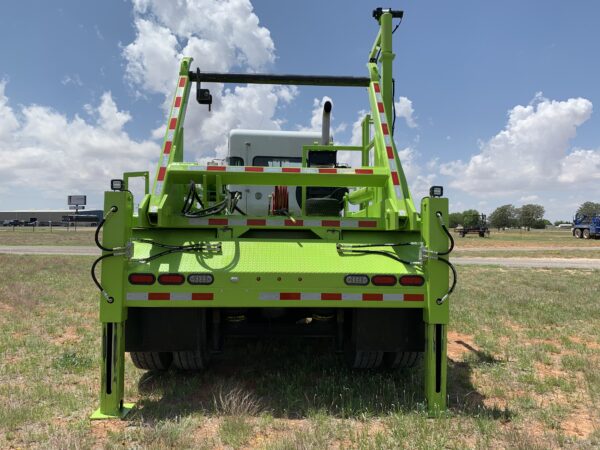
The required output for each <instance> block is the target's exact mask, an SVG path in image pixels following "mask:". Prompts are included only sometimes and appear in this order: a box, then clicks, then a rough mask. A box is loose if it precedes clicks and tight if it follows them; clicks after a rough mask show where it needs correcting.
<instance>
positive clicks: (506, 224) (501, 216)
mask: <svg viewBox="0 0 600 450" xmlns="http://www.w3.org/2000/svg"><path fill="white" fill-rule="evenodd" d="M545 212H546V210H545V209H544V207H543V206H542V205H536V204H533V203H529V204H527V205H523V206H521V207H520V208H516V207H515V206H514V205H502V206H499V207H497V208H496V209H495V210H494V212H492V213H491V214H490V215H489V216H488V217H487V221H488V224H489V225H490V226H492V227H494V228H516V227H526V228H546V226H547V225H552V222H550V221H549V220H547V219H545V218H544V214H545ZM577 214H582V215H585V216H588V217H592V216H599V215H600V203H594V202H584V203H582V204H581V205H580V206H579V208H578V209H577ZM448 218H449V221H450V227H452V228H454V227H457V226H458V225H462V226H464V227H469V226H476V225H477V224H479V222H480V220H481V213H480V212H479V211H477V210H476V209H467V210H466V211H463V212H453V213H450V215H449V216H448ZM561 223H571V222H570V221H562V220H557V221H556V222H554V225H559V224H561Z"/></svg>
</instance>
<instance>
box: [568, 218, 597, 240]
mask: <svg viewBox="0 0 600 450" xmlns="http://www.w3.org/2000/svg"><path fill="white" fill-rule="evenodd" d="M573 236H575V237H576V238H583V239H590V238H598V237H600V216H591V217H589V216H586V215H584V214H576V215H575V218H574V219H573Z"/></svg>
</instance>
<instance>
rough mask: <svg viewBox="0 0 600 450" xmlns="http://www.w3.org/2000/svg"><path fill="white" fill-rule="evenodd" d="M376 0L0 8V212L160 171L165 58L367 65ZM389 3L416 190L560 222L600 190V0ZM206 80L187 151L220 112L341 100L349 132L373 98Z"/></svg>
mask: <svg viewBox="0 0 600 450" xmlns="http://www.w3.org/2000/svg"><path fill="white" fill-rule="evenodd" d="M376 6H390V4H380V3H379V2H372V1H361V2H343V1H328V2H322V1H321V2H317V1H303V2H272V1H268V0H260V1H254V2H252V3H251V4H250V2H249V1H248V0H228V1H224V2H210V1H207V0H197V1H191V0H190V1H189V2H183V1H181V2H162V3H161V2H155V1H152V0H136V1H135V2H134V3H131V2H127V1H105V2H90V1H86V2H81V1H55V2H33V1H21V2H10V3H7V4H5V5H3V14H2V15H1V16H0V58H1V59H0V61H3V63H2V64H0V80H2V84H0V156H1V158H0V195H1V198H2V200H0V209H12V208H19V209H23V208H62V207H63V206H64V205H65V202H66V196H67V195H68V194H74V193H84V194H88V196H89V203H91V204H92V206H99V205H101V203H102V191H103V190H104V189H105V187H106V186H108V181H109V180H110V178H111V177H113V178H114V177H118V176H119V175H120V173H122V171H124V170H138V169H150V170H152V171H154V166H153V164H154V163H155V161H156V158H157V156H158V148H159V143H160V138H159V136H160V131H161V127H162V126H163V122H164V117H165V104H166V102H168V101H169V100H170V95H171V90H172V87H173V83H172V81H171V80H173V79H174V72H175V71H176V70H177V67H176V63H172V61H177V57H178V55H179V54H181V53H182V52H184V51H188V52H191V56H194V57H195V61H194V67H195V66H196V65H199V66H200V67H201V68H204V69H205V70H230V71H246V70H251V71H262V72H275V73H305V74H306V73H308V74H347V75H359V76H363V75H366V71H365V62H366V54H367V52H368V51H369V50H370V48H371V45H372V41H373V38H374V36H375V33H376V31H377V25H376V23H375V21H374V20H373V19H372V18H371V11H372V10H373V8H374V7H376ZM391 6H392V7H394V8H399V9H404V11H405V18H404V21H403V23H402V25H401V26H400V28H399V29H398V31H397V32H396V34H395V35H394V45H395V50H396V54H397V56H396V60H395V64H394V70H395V78H396V86H397V88H396V101H398V102H399V103H398V106H399V111H398V112H399V114H400V117H398V120H397V127H396V135H395V139H396V143H397V146H398V149H399V150H400V151H401V152H400V153H401V156H402V157H403V163H404V166H405V169H406V172H407V174H408V178H409V181H410V184H411V186H412V190H413V194H414V196H415V197H417V198H418V197H419V196H420V195H422V194H423V193H424V192H425V191H426V188H427V187H428V186H429V185H430V184H433V183H439V184H443V185H444V186H446V192H447V194H448V196H449V197H450V200H451V209H453V210H461V209H466V208H468V207H475V208H478V209H480V210H482V211H484V212H488V213H489V212H491V211H492V210H493V209H494V208H495V207H496V206H498V205H501V204H505V203H513V204H515V205H517V206H519V205H521V204H523V203H527V202H533V203H540V204H542V205H544V206H545V207H546V210H547V216H548V217H549V218H550V219H553V220H554V219H567V218H569V217H570V216H571V215H572V214H573V212H574V208H576V206H577V205H578V204H579V203H582V202H583V201H586V200H593V201H600V198H599V197H600V195H599V194H600V189H599V188H598V184H599V183H598V182H599V181H600V144H599V143H600V127H599V126H598V124H599V121H600V119H598V117H597V115H598V113H594V111H593V105H597V104H599V103H600V98H599V97H600V87H599V84H598V80H599V79H600V59H599V58H597V54H598V50H599V49H598V46H599V43H600V29H599V28H598V27H597V25H596V23H595V20H596V19H597V17H598V16H599V15H600V14H599V13H600V4H598V3H597V2H584V1H573V2H560V1H541V0H540V1H528V2H523V1H504V2H481V1H474V0H472V1H466V0H465V1H459V2H447V1H419V2H415V1H413V2H409V1H405V2H392V4H391ZM236 38H237V42H236V40H235V39H236ZM209 49H210V51H209ZM262 88H264V87H262ZM214 89H216V91H217V92H216V94H217V95H216V97H217V100H216V104H215V112H214V113H212V115H211V116H210V117H209V116H208V113H207V111H206V109H205V108H201V107H200V106H198V105H196V104H192V103H191V104H190V108H189V111H188V118H186V125H187V128H186V133H187V134H188V137H190V142H189V143H188V144H189V145H188V146H187V148H186V151H187V152H188V155H189V159H201V158H203V157H214V156H215V150H216V154H217V155H218V156H222V153H223V149H224V145H225V141H224V135H225V134H226V133H225V132H220V130H219V128H218V127H219V126H221V125H222V124H228V125H231V126H234V127H238V126H240V127H242V126H243V127H249V126H257V127H265V128H282V129H300V128H310V127H311V126H314V125H315V123H316V122H315V120H313V121H312V122H311V118H312V116H313V114H315V111H314V110H315V99H317V104H318V103H320V101H321V100H322V98H323V97H324V96H329V97H331V98H332V99H333V102H334V124H333V125H334V128H335V138H336V140H337V141H338V142H350V141H351V139H352V129H353V124H354V123H355V122H356V120H357V118H358V113H359V111H360V110H362V109H366V108H367V106H368V103H367V97H366V94H365V92H364V91H363V90H361V89H347V88H337V89H333V88H307V87H299V88H298V89H297V90H274V89H273V88H270V87H267V88H266V89H267V90H265V89H262V90H260V89H259V90H245V91H244V90H242V91H231V92H229V93H227V92H221V91H220V89H219V87H218V86H216V87H215V88H214ZM231 89H233V87H231ZM401 97H402V99H401ZM317 106H318V105H317ZM192 110H193V111H192ZM316 114H317V115H316V116H315V119H316V118H317V116H318V112H317V113H316ZM216 124H218V126H216Z"/></svg>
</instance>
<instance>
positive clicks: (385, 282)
mask: <svg viewBox="0 0 600 450" xmlns="http://www.w3.org/2000/svg"><path fill="white" fill-rule="evenodd" d="M371 283H373V284H374V285H375V286H394V285H395V284H396V277H395V276H394V275H375V276H374V277H373V278H371Z"/></svg>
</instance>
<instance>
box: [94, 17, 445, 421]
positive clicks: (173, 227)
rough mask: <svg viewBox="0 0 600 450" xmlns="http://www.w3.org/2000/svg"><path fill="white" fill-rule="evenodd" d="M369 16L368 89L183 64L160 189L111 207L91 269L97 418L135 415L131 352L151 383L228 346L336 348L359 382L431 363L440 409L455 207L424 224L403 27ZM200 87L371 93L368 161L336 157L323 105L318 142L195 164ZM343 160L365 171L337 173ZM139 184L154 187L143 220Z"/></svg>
mask: <svg viewBox="0 0 600 450" xmlns="http://www.w3.org/2000/svg"><path fill="white" fill-rule="evenodd" d="M373 15H374V17H375V19H376V20H377V22H378V24H379V32H378V34H377V37H376V39H375V43H374V45H373V48H372V50H371V52H370V54H369V55H368V62H367V76H366V77H349V76H312V75H311V76H309V75H268V74H232V73H227V74H223V73H206V72H201V71H200V70H198V69H197V70H193V69H192V67H191V63H192V59H191V58H184V59H183V60H182V62H181V66H180V70H179V77H178V79H177V82H176V89H175V94H174V98H173V103H172V107H171V111H170V115H169V117H168V121H167V131H166V135H165V139H164V143H163V146H162V151H161V154H160V157H159V161H158V167H157V170H156V174H155V176H154V179H153V181H152V184H151V183H150V181H151V180H150V179H149V174H148V172H130V173H125V174H124V176H123V178H122V179H119V180H112V181H111V190H110V191H107V192H106V193H105V197H104V218H103V220H102V221H101V223H100V224H99V227H98V230H97V232H96V243H97V244H98V246H99V247H100V248H101V249H102V251H103V254H102V256H101V257H100V258H98V260H96V261H95V263H94V264H93V266H92V278H93V280H94V282H95V284H96V285H97V286H98V288H99V290H100V291H101V295H100V321H101V323H102V365H101V388H100V408H99V409H98V410H97V411H96V412H95V413H94V414H93V415H92V418H116V417H123V416H124V415H125V414H126V413H127V412H128V411H129V410H130V408H131V407H132V405H131V404H129V403H124V393H123V386H124V376H125V373H124V363H125V353H126V352H129V353H130V355H131V359H132V360H133V363H134V364H135V365H136V366H137V367H139V368H142V369H146V370H167V369H169V368H176V369H180V370H204V369H205V368H206V367H207V366H208V365H209V363H210V359H211V354H214V353H215V352H219V351H221V350H222V343H223V340H224V339H225V338H226V337H228V336H231V335H235V336H248V337H249V336H256V335H266V336H267V338H268V336H273V335H286V334H294V335H302V336H306V337H311V336H330V337H331V338H332V339H333V340H334V342H335V343H336V348H337V349H338V350H339V351H340V352H343V353H344V354H345V357H346V361H347V362H348V364H349V365H350V366H351V367H352V368H354V369H357V370H360V369H376V368H378V367H381V366H387V367H389V368H392V369H394V368H401V367H410V366H414V365H415V364H416V363H417V362H418V361H419V360H420V359H422V360H423V362H422V366H423V373H424V377H425V383H424V385H425V398H426V401H427V405H428V410H429V411H430V413H432V414H435V413H437V412H440V411H443V410H444V409H445V407H446V328H447V324H448V297H449V295H450V294H451V292H452V290H453V289H454V286H455V284H456V273H455V271H454V268H453V266H452V264H451V263H450V262H449V260H448V257H447V255H448V254H449V253H450V251H451V250H452V246H453V242H452V238H451V236H450V234H449V232H448V229H447V220H448V200H447V199H446V198H443V196H442V195H443V192H442V188H441V187H439V186H434V187H432V188H431V190H430V195H429V196H428V197H425V198H423V199H422V200H421V203H420V211H419V210H417V209H416V208H415V205H414V203H413V199H412V197H411V195H410V192H409V188H408V184H407V182H406V178H405V175H404V172H403V170H402V165H401V161H400V159H399V157H398V153H397V151H396V146H395V144H394V139H393V128H392V124H393V117H392V114H393V78H392V62H393V60H394V56H395V55H394V53H393V52H392V34H393V29H392V26H393V24H394V21H397V20H399V19H401V18H402V15H403V13H402V12H401V11H392V10H389V9H381V8H378V9H377V10H375V11H374V13H373ZM202 82H219V83H265V84H291V85H322V86H347V87H354V88H360V89H361V90H363V91H366V93H367V97H368V101H369V103H370V111H371V112H370V114H366V115H365V117H364V120H363V121H362V144H361V145H358V146H347V145H335V144H334V143H333V142H332V139H331V136H330V135H329V125H328V122H329V120H328V119H329V115H330V112H331V104H327V103H326V104H325V107H324V112H323V114H324V121H323V123H324V126H323V132H322V133H321V134H320V135H319V134H313V135H311V134H306V133H295V132H264V131H263V132H259V131H252V130H234V131H232V132H231V134H230V149H229V156H228V158H227V160H225V161H224V162H218V161H217V162H213V163H209V164H198V163H190V162H184V158H183V147H184V126H183V121H184V117H185V110H186V107H187V105H188V99H189V96H190V92H191V91H193V86H194V83H195V94H196V100H197V101H198V103H200V104H201V105H205V106H206V105H208V106H209V110H210V104H211V103H212V97H211V95H210V91H209V90H208V89H206V88H203V87H202V84H201V83H202ZM338 152H352V153H351V154H353V155H356V157H355V158H352V160H353V161H355V162H357V163H356V164H354V165H352V166H351V165H349V164H341V163H340V162H339V161H338V157H337V155H338ZM134 177H143V178H144V179H145V195H144V196H143V198H141V199H138V200H139V207H138V209H137V212H134V199H133V196H132V194H131V192H130V191H129V190H128V187H129V181H130V180H131V179H132V178H134ZM100 229H102V230H103V237H102V242H100V239H99V231H100ZM98 265H101V269H102V270H101V278H100V279H98V277H97V275H96V270H97V266H98ZM450 271H452V272H453V277H452V283H450Z"/></svg>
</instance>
